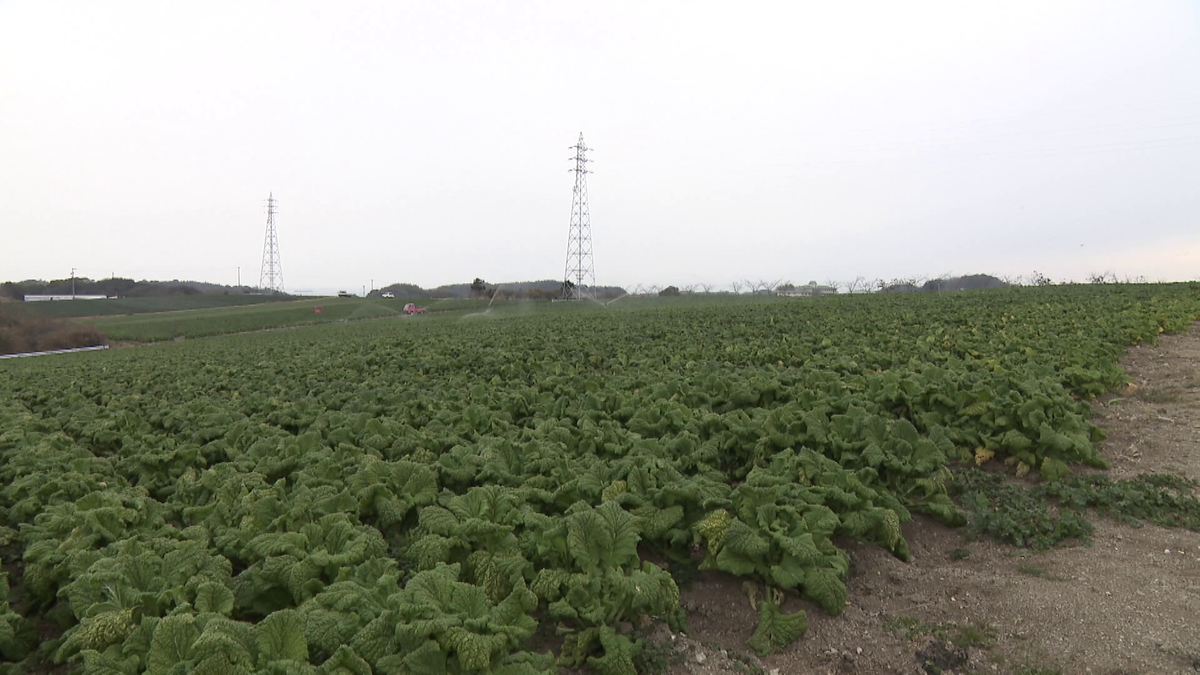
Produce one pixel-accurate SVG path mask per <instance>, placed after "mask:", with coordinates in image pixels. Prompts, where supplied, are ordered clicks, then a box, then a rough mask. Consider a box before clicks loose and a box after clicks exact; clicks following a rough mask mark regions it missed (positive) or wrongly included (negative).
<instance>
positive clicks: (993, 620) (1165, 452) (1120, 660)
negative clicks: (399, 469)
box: [657, 326, 1200, 675]
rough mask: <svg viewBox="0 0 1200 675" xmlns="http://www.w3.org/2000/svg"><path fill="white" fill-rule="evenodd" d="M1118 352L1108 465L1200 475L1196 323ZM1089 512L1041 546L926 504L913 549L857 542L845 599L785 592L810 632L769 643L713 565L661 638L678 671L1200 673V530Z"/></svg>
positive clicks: (1108, 408) (1103, 412)
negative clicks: (1080, 532) (840, 606)
mask: <svg viewBox="0 0 1200 675" xmlns="http://www.w3.org/2000/svg"><path fill="white" fill-rule="evenodd" d="M1122 365H1123V366H1124V367H1125V369H1126V370H1127V371H1128V373H1129V375H1130V378H1131V380H1132V385H1131V386H1130V387H1129V388H1128V389H1127V390H1126V391H1125V392H1123V393H1122V394H1120V395H1115V396H1114V395H1110V396H1107V397H1104V398H1103V399H1102V400H1100V401H1099V402H1097V403H1096V404H1095V405H1094V412H1095V418H1096V420H1095V421H1096V423H1097V424H1098V425H1100V426H1101V427H1102V428H1104V429H1105V431H1106V432H1107V433H1108V439H1107V440H1106V441H1104V442H1103V443H1101V451H1102V454H1103V455H1104V457H1105V458H1106V459H1108V460H1109V462H1110V463H1111V465H1112V468H1111V469H1110V470H1109V472H1108V473H1109V475H1110V476H1111V477H1112V478H1114V479H1117V478H1130V477H1134V476H1136V475H1138V474H1140V473H1172V474H1177V475H1182V476H1186V477H1189V478H1192V479H1200V451H1198V449H1200V434H1198V431H1200V326H1197V327H1194V328H1193V329H1192V330H1190V331H1189V332H1187V333H1184V334H1180V335H1173V336H1164V337H1163V338H1162V339H1161V341H1160V343H1159V344H1157V345H1140V346H1137V347H1134V348H1132V349H1130V350H1129V352H1128V354H1127V356H1126V358H1125V359H1124V360H1123V361H1122ZM1093 522H1094V523H1095V525H1096V531H1095V534H1094V535H1093V540H1092V543H1091V545H1087V546H1085V545H1075V546H1066V547H1060V548H1056V549H1053V550H1050V551H1047V552H1045V553H1033V552H1030V551H1027V550H1024V549H1018V548H1014V547H1011V546H1007V545H1004V544H999V543H996V542H993V541H990V540H981V541H968V540H967V539H966V538H965V537H964V536H963V533H962V532H960V531H958V530H954V529H950V528H947V527H945V526H942V525H940V524H938V523H935V522H933V521H930V520H926V519H920V518H919V519H918V520H917V521H916V522H914V523H911V524H909V525H908V526H907V527H906V528H905V536H906V538H907V539H908V542H909V545H910V547H911V550H912V562H911V563H903V562H901V561H899V560H897V559H895V558H894V557H892V556H891V555H890V554H888V553H887V552H886V551H884V550H882V549H880V548H878V547H874V546H867V545H862V544H857V543H853V542H846V543H845V548H846V550H847V551H848V552H849V554H850V557H851V572H850V575H849V577H848V579H847V584H846V585H847V587H848V590H849V600H850V605H849V606H848V607H846V611H845V613H844V614H842V616H840V617H836V618H835V617H829V616H828V615H826V614H825V613H823V612H822V611H821V609H820V608H819V607H817V606H816V605H815V604H814V603H811V602H808V601H804V600H799V599H797V598H794V597H793V598H789V599H788V600H787V601H786V603H785V605H784V607H783V609H784V611H787V612H791V611H795V610H797V609H804V610H805V611H806V612H807V615H808V621H809V629H808V632H807V633H806V634H805V635H804V637H802V638H801V639H800V640H798V641H797V642H795V643H794V644H792V645H790V646H789V647H787V648H786V649H785V650H784V651H782V652H781V653H778V654H774V655H771V656H768V657H765V658H761V659H759V658H756V657H753V656H751V655H750V650H749V648H747V647H746V646H745V643H746V640H747V638H749V637H750V635H751V633H752V632H753V630H754V626H755V623H756V621H757V618H758V617H757V612H755V611H754V610H753V609H752V608H751V606H750V603H749V601H748V599H747V596H746V595H745V594H744V593H743V591H742V580H741V579H737V578H734V577H732V576H729V575H724V574H719V573H706V574H705V575H704V576H702V577H700V578H699V579H697V580H696V581H695V582H693V583H692V584H691V586H690V587H688V588H686V589H684V590H683V592H682V603H683V605H684V608H685V609H686V610H687V612H688V625H689V633H688V634H687V635H683V634H670V633H669V632H668V631H666V629H661V631H660V633H659V635H658V636H657V639H658V641H659V642H660V643H664V644H668V645H671V646H672V648H673V649H674V652H675V653H674V659H675V661H676V665H674V666H673V667H672V668H671V670H670V671H669V672H670V673H671V675H683V674H685V673H699V674H701V675H716V674H720V673H746V672H753V666H758V667H761V668H762V669H763V671H765V672H766V673H768V674H769V675H786V674H788V673H926V672H945V673H951V672H954V673H967V672H979V673H1020V674H1026V675H1033V674H1035V673H1045V674H1049V673H1056V672H1061V673H1109V674H1116V673H1200V532H1191V531H1188V530H1175V529H1163V528H1159V527H1155V526H1151V525H1146V526H1143V527H1132V526H1129V525H1123V524H1119V523H1116V522H1113V521H1109V520H1105V519H1103V518H1099V517H1095V518H1093ZM964 556H965V557H964ZM954 638H958V641H959V642H960V643H963V642H964V641H965V642H967V643H969V644H971V646H968V647H966V648H962V647H956V646H955V645H954V644H953V643H951V642H949V640H951V639H954ZM964 638H966V640H964ZM925 662H929V663H933V664H935V665H937V666H938V667H939V668H941V670H940V671H939V670H935V669H926V668H924V667H923V666H922V663H925Z"/></svg>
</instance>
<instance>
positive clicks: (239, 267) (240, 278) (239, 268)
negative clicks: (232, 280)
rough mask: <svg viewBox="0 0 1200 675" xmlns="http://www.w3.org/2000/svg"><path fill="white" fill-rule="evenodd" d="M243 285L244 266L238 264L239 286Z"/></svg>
mask: <svg viewBox="0 0 1200 675" xmlns="http://www.w3.org/2000/svg"><path fill="white" fill-rule="evenodd" d="M241 286H242V266H241V265H238V288H241Z"/></svg>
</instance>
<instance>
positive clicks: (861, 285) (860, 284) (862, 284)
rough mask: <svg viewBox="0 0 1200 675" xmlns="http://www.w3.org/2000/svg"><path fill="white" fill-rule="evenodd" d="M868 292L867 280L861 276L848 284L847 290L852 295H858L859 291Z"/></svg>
mask: <svg viewBox="0 0 1200 675" xmlns="http://www.w3.org/2000/svg"><path fill="white" fill-rule="evenodd" d="M860 289H861V290H863V291H867V290H869V287H868V286H867V278H866V277H864V276H862V275H861V274H860V275H858V276H856V277H854V278H853V279H852V280H850V281H847V282H846V290H847V291H848V292H850V293H857V292H858V291H859V290H860Z"/></svg>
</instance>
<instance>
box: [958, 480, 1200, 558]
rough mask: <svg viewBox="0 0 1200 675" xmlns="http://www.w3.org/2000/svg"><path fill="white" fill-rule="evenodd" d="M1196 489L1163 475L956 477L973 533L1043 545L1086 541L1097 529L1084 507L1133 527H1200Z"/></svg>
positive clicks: (1038, 547) (1193, 484)
mask: <svg viewBox="0 0 1200 675" xmlns="http://www.w3.org/2000/svg"><path fill="white" fill-rule="evenodd" d="M1196 488H1197V483H1196V481H1192V480H1189V479H1186V478H1182V477H1179V476H1172V475H1167V474H1143V475H1141V476H1138V477H1137V478H1133V479H1126V480H1116V481H1114V480H1110V479H1109V478H1108V477H1107V476H1102V475H1087V476H1076V477H1074V478H1069V479H1066V480H1061V481H1050V482H1046V483H1042V484H1039V485H1034V486H1026V485H1022V484H1019V483H1015V482H1012V481H1010V480H1008V479H1006V478H1005V477H1003V476H1000V475H998V474H994V473H990V472H987V471H981V470H979V469H965V470H961V471H959V472H957V474H956V476H955V484H954V494H955V496H956V497H957V499H958V501H959V503H960V504H961V505H962V506H963V508H964V509H966V511H967V512H968V513H969V516H970V518H969V524H968V527H969V528H970V529H971V531H972V533H974V534H978V535H988V536H991V537H993V538H994V539H997V540H999V541H1003V542H1006V543H1009V544H1013V545H1014V546H1022V547H1029V548H1032V549H1036V550H1045V549H1048V548H1050V547H1052V546H1055V545H1057V544H1059V543H1061V542H1063V541H1068V540H1072V539H1074V540H1078V541H1082V542H1084V543H1087V542H1089V541H1090V539H1091V535H1092V532H1093V531H1094V530H1095V528H1094V527H1093V526H1092V523H1091V522H1090V521H1089V520H1088V518H1087V511H1088V510H1094V511H1096V512H1097V513H1100V514H1102V515H1105V516H1108V517H1110V518H1114V519H1116V520H1119V521H1121V522H1124V523H1128V524H1131V525H1135V526H1136V525H1140V524H1141V523H1143V522H1149V523H1153V524H1155V525H1160V526H1163V527H1181V528H1186V529H1189V530H1198V531H1200V499H1197V497H1196Z"/></svg>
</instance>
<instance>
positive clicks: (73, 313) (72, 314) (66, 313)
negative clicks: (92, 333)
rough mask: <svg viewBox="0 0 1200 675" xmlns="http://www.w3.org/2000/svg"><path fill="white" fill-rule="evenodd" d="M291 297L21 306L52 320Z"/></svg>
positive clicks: (170, 297)
mask: <svg viewBox="0 0 1200 675" xmlns="http://www.w3.org/2000/svg"><path fill="white" fill-rule="evenodd" d="M289 299H291V298H290V296H279V295H237V294H235V295H218V294H209V293H205V294H199V295H153V296H146V297H135V298H110V299H108V300H53V301H43V302H28V303H25V304H23V305H22V307H23V308H24V309H25V310H27V311H28V312H29V313H31V314H34V315H37V316H46V317H51V318H55V319H67V318H77V317H84V316H112V315H116V314H146V313H152V312H179V311H185V310H192V309H210V308H220V307H239V306H244V305H261V304H266V303H270V302H286V301H287V300H289Z"/></svg>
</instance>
